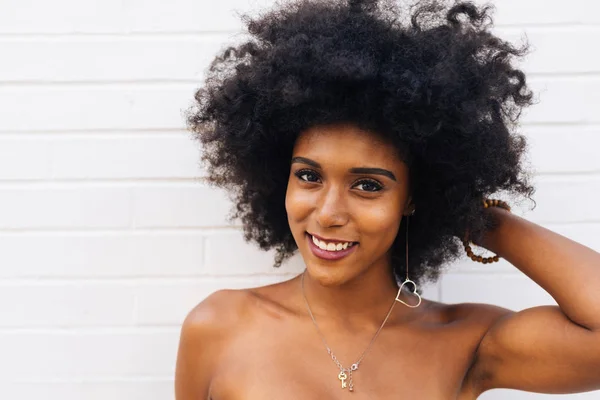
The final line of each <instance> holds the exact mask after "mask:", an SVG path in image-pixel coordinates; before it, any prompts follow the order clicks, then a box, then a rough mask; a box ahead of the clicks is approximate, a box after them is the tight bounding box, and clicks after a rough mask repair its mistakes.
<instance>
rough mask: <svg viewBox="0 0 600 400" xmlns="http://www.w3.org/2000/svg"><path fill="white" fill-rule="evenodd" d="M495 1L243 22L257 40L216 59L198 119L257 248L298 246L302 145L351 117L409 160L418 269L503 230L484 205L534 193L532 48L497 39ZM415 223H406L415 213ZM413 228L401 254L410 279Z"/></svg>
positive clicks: (429, 269) (367, 4) (199, 132)
mask: <svg viewBox="0 0 600 400" xmlns="http://www.w3.org/2000/svg"><path fill="white" fill-rule="evenodd" d="M492 9H493V8H492V6H489V5H487V6H477V5H475V4H473V3H471V2H449V1H433V0H424V1H419V2H417V3H414V4H410V5H405V6H402V5H399V4H395V3H393V2H391V1H385V0H383V1H377V0H346V1H344V0H295V1H292V2H287V3H284V4H278V5H277V7H275V8H273V9H271V10H267V11H266V12H264V13H263V14H261V15H259V16H254V17H250V16H248V15H245V16H243V20H244V22H245V25H246V27H247V30H248V32H249V34H250V38H249V39H248V40H245V41H244V42H243V43H241V44H239V45H236V46H232V47H229V48H227V49H225V50H223V52H222V53H221V54H220V55H219V56H218V57H216V58H215V60H214V61H213V62H212V64H211V66H210V68H209V69H208V71H207V77H206V81H205V82H204V85H203V86H202V87H201V88H200V89H199V90H197V92H196V94H195V100H196V101H195V102H194V105H193V106H192V107H191V108H190V109H189V110H188V113H187V115H186V117H187V123H188V127H189V128H190V130H191V131H192V132H193V134H194V136H195V137H196V138H197V139H198V140H199V141H200V142H201V145H202V149H203V155H202V160H203V161H204V162H205V163H206V164H207V170H208V177H207V180H208V182H210V183H212V184H214V185H216V186H218V187H221V188H225V189H227V190H228V191H229V192H230V194H231V196H232V199H233V200H234V203H235V208H234V210H233V212H232V214H231V216H230V217H231V218H232V219H239V220H241V222H242V224H243V227H244V233H245V238H246V240H252V241H255V242H256V243H257V244H258V245H259V246H260V248H262V249H264V250H268V249H272V248H274V249H276V254H277V256H276V259H275V266H279V265H280V264H281V263H282V261H284V260H285V259H286V258H287V257H288V256H290V255H292V254H293V253H294V251H296V250H297V245H296V243H295V241H294V239H293V237H292V234H291V231H290V227H289V225H288V221H287V215H286V210H285V193H286V187H287V182H288V176H289V172H290V160H291V154H292V149H293V146H294V143H295V140H296V138H297V137H298V135H299V134H300V133H301V132H303V131H304V130H306V129H307V128H309V127H311V126H314V125H319V124H333V123H341V122H345V123H347V122H350V123H353V124H355V125H356V126H358V127H360V128H363V129H368V130H370V131H372V132H376V133H378V134H380V135H381V136H382V137H385V138H387V139H388V140H389V141H390V143H392V144H393V145H395V146H397V148H398V150H399V154H401V157H402V158H403V161H405V162H406V163H407V164H408V166H409V171H410V175H411V182H413V185H412V188H411V190H412V195H413V197H412V198H413V202H414V204H415V205H416V210H417V212H416V214H415V215H414V216H412V217H410V218H411V223H410V226H409V229H410V230H409V234H410V239H411V241H410V254H409V255H410V266H411V267H410V275H411V279H412V280H413V281H415V282H416V283H417V284H419V285H420V284H422V283H423V282H424V281H435V280H436V279H437V278H438V277H439V273H440V270H441V267H442V266H443V264H445V263H447V262H448V261H452V260H454V259H456V258H457V257H458V255H459V250H460V245H461V240H460V238H459V236H461V235H462V234H463V233H464V232H465V231H466V229H469V231H470V232H471V234H472V235H473V236H472V237H478V236H479V235H481V234H482V233H483V232H484V230H485V229H489V228H490V224H493V221H490V217H489V216H488V215H487V213H484V212H483V207H482V199H483V198H486V197H488V196H489V195H491V194H494V193H497V192H503V193H504V194H505V195H510V196H512V197H515V196H524V197H527V198H529V199H531V196H532V194H533V192H534V188H533V187H532V186H531V185H530V184H529V183H528V181H529V174H528V173H527V171H526V168H524V166H523V157H522V156H523V155H524V154H525V151H526V148H527V143H526V140H525V138H524V137H523V136H522V135H520V134H518V133H516V132H515V130H516V129H515V128H516V127H517V121H518V118H519V115H520V114H521V111H522V109H523V108H524V107H525V106H528V105H530V104H532V93H531V91H530V90H529V88H528V87H527V85H526V80H525V75H524V73H523V72H522V71H521V70H519V69H516V68H515V67H514V66H513V63H514V60H515V59H517V58H520V57H522V56H523V55H524V54H525V53H526V52H527V45H526V44H525V45H521V46H520V47H516V46H514V45H512V44H510V43H508V42H506V41H504V40H501V39H500V38H498V37H497V36H495V35H493V34H492V33H491V32H490V28H491V26H492V18H491V15H490V14H491V11H492ZM405 218H406V217H405ZM405 235H406V234H405V232H404V229H400V231H399V233H398V236H397V238H396V241H395V243H394V245H393V247H392V265H393V268H394V272H395V273H396V274H397V276H403V274H405V271H406V270H405V268H406V267H405V265H404V264H405V263H404V262H403V259H404V258H403V257H404V255H405V253H404V251H405V250H404V246H403V244H404V240H405Z"/></svg>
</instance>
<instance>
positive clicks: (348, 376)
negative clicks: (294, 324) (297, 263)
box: [300, 270, 398, 392]
mask: <svg viewBox="0 0 600 400" xmlns="http://www.w3.org/2000/svg"><path fill="white" fill-rule="evenodd" d="M304 274H306V270H304V272H303V273H302V277H301V278H300V280H301V282H302V296H303V297H304V302H305V303H306V308H307V309H308V313H309V314H310V318H311V319H312V321H313V323H314V324H315V327H316V328H317V332H318V333H319V336H321V340H322V341H323V344H324V345H325V348H326V349H327V354H329V355H330V356H331V359H332V360H333V362H334V363H335V365H337V367H338V368H339V369H340V373H339V374H338V379H339V380H340V382H341V384H342V389H345V388H346V387H347V388H348V390H349V391H351V392H353V391H354V382H353V381H352V372H354V371H356V370H357V369H358V366H359V365H360V362H361V361H362V360H363V358H364V357H365V354H367V352H368V351H369V349H370V348H371V346H372V345H373V343H374V342H375V339H377V336H379V332H381V329H383V326H384V325H385V323H386V322H387V320H388V318H389V317H390V314H391V313H392V310H393V309H394V305H396V299H397V298H398V296H396V297H395V298H394V301H393V302H392V305H391V307H390V309H389V311H388V313H387V315H386V316H385V319H384V320H383V322H382V323H381V326H380V327H379V329H377V332H375V335H373V338H372V339H371V342H370V343H369V345H368V346H367V348H366V349H365V351H363V353H362V354H361V356H360V357H359V358H358V361H356V362H355V363H354V364H352V365H351V366H350V367H349V368H344V366H343V365H342V364H341V363H340V362H339V360H338V359H337V357H336V356H335V354H333V351H331V348H330V347H329V345H328V344H327V341H326V340H325V336H323V333H321V330H320V329H319V325H318V324H317V321H316V320H315V317H314V315H313V313H312V311H311V310H310V306H309V305H308V300H307V298H306V294H305V293H304ZM346 380H347V381H348V383H346Z"/></svg>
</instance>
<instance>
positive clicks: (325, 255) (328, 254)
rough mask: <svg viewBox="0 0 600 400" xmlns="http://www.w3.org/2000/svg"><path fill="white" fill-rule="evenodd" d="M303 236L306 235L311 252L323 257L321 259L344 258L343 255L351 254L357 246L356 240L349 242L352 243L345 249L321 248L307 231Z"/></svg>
mask: <svg viewBox="0 0 600 400" xmlns="http://www.w3.org/2000/svg"><path fill="white" fill-rule="evenodd" d="M305 236H306V240H307V241H308V247H309V248H310V250H311V252H312V253H313V254H314V255H315V256H316V257H318V258H320V259H323V260H329V261H337V260H340V259H342V258H345V257H347V256H349V255H351V254H352V253H354V252H355V251H356V249H357V248H358V242H351V243H352V245H351V246H348V247H347V248H346V249H343V250H334V251H329V250H323V249H321V248H320V247H319V246H317V245H316V244H315V243H314V242H313V238H312V236H311V235H310V234H309V233H308V232H307V233H306V235H305ZM331 243H333V242H331ZM338 243H340V242H338Z"/></svg>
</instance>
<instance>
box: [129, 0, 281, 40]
mask: <svg viewBox="0 0 600 400" xmlns="http://www.w3.org/2000/svg"><path fill="white" fill-rule="evenodd" d="M272 4H274V2H273V1H272V0H250V1H249V0H227V1H220V2H211V3H204V2H198V1H194V0H176V1H174V2H173V3H171V7H170V11H171V12H165V8H164V5H163V3H161V2H160V1H157V0H153V1H144V0H131V1H130V2H129V8H128V11H129V15H128V17H129V19H128V21H129V24H130V28H131V30H132V31H135V32H206V31H238V30H239V29H241V27H242V24H241V21H240V18H239V17H238V15H237V14H238V13H244V12H256V11H260V10H261V8H263V7H265V6H267V7H268V6H271V5H272Z"/></svg>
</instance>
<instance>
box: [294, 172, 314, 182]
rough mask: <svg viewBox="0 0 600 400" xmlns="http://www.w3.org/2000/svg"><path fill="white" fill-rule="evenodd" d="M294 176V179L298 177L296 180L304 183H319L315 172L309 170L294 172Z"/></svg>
mask: <svg viewBox="0 0 600 400" xmlns="http://www.w3.org/2000/svg"><path fill="white" fill-rule="evenodd" d="M294 175H296V177H298V179H300V180H302V181H305V182H318V181H319V174H317V173H316V172H315V171H312V170H310V169H301V170H300V171H297V172H295V173H294Z"/></svg>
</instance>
